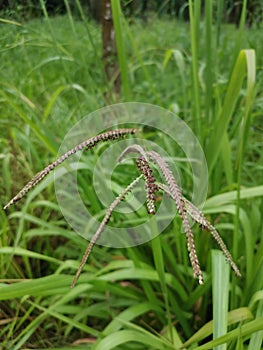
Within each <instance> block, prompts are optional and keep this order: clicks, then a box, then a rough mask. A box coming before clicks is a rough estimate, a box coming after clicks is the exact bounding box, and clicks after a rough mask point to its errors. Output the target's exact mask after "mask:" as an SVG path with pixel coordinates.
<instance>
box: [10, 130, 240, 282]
mask: <svg viewBox="0 0 263 350" xmlns="http://www.w3.org/2000/svg"><path fill="white" fill-rule="evenodd" d="M137 131H138V130H137V129H132V128H125V129H115V130H110V131H106V132H104V133H101V134H98V135H96V136H94V137H92V138H90V139H88V140H86V141H84V142H82V143H80V144H78V145H76V146H75V147H74V148H72V149H71V150H69V151H67V152H66V153H65V154H64V155H62V156H61V157H59V158H58V159H57V160H56V161H54V162H53V163H51V164H50V165H48V166H47V167H46V168H45V169H43V170H42V171H40V172H39V173H38V174H36V175H35V176H34V177H33V178H32V179H31V180H30V181H29V182H28V183H27V184H26V185H25V186H24V187H23V188H22V190H21V191H20V192H19V193H18V194H17V195H16V196H15V197H13V198H12V199H11V200H10V201H9V202H8V203H7V204H6V205H5V206H4V210H6V209H7V208H8V207H10V206H11V205H12V204H14V203H15V202H17V201H18V200H20V199H21V198H22V197H24V196H25V194H26V193H27V192H28V191H29V190H30V189H31V188H32V187H34V186H35V185H37V184H38V183H39V182H40V181H41V180H42V179H44V177H45V176H47V175H48V174H49V173H50V172H51V171H52V170H53V169H54V168H55V167H57V166H58V165H59V164H61V163H62V162H63V161H65V160H66V159H67V158H69V157H70V156H71V155H72V154H74V153H76V152H78V151H81V150H83V149H86V150H90V149H91V148H93V147H95V146H96V145H97V144H98V143H99V142H107V141H112V140H117V139H121V138H123V137H125V136H127V135H133V134H136V133H137ZM130 152H133V153H136V154H137V160H136V166H137V168H138V171H139V173H140V174H139V175H138V177H137V178H135V179H134V180H133V181H132V182H131V183H130V184H128V185H127V187H126V188H124V189H123V191H122V192H121V193H119V195H118V196H117V197H116V198H115V200H114V201H113V202H112V203H111V205H110V206H109V207H108V209H107V211H106V214H105V216H104V218H103V220H102V221H101V223H100V225H99V227H98V229H97V231H96V232H95V233H94V235H93V237H92V238H91V240H90V243H89V245H88V247H87V249H86V251H85V253H84V255H83V258H82V261H81V263H80V266H79V268H78V270H77V273H76V275H75V277H74V280H73V282H72V284H71V287H74V285H75V284H76V282H77V279H78V277H79V275H80V273H81V270H82V268H83V266H84V265H85V263H86V261H87V259H88V257H89V254H90V253H91V250H92V247H93V246H94V244H95V243H96V241H97V239H98V238H99V237H100V235H101V233H102V232H103V230H104V228H105V226H106V225H107V222H108V221H109V219H110V217H111V215H112V213H113V211H114V209H115V208H116V206H117V205H118V204H119V203H120V202H121V201H122V200H123V199H124V198H125V196H126V195H127V193H129V192H130V191H131V190H132V189H133V188H134V187H135V186H136V185H137V184H138V182H139V180H140V179H143V180H144V182H145V191H146V206H147V211H148V213H149V214H150V215H154V214H155V199H156V192H157V191H162V192H165V193H166V194H168V195H169V196H170V198H171V199H172V200H173V201H174V202H175V205H176V208H177V211H178V214H179V215H180V217H181V218H182V223H183V228H184V231H185V234H186V239H187V249H188V252H189V258H190V262H191V265H192V268H193V272H194V277H195V278H198V280H199V283H200V284H202V283H203V277H202V271H201V268H200V264H199V261H198V257H197V253H196V248H195V242H194V235H193V232H192V230H191V225H190V223H189V220H188V217H191V218H192V219H193V220H194V221H195V222H196V223H198V224H199V225H200V226H201V227H202V228H203V229H205V230H207V231H208V232H210V233H211V235H212V237H213V238H214V239H215V240H216V242H217V243H218V245H219V247H220V248H221V250H222V251H223V253H224V254H225V256H226V259H227V261H228V262H229V264H230V265H231V267H232V269H233V270H234V271H235V273H236V275H237V276H240V275H241V274H240V271H239V269H238V267H237V266H236V264H235V263H234V261H233V259H232V256H231V254H230V252H229V250H228V249H227V247H226V245H225V243H224V242H223V240H222V238H221V237H220V235H219V233H218V232H217V230H216V229H215V227H214V226H213V225H212V224H211V223H210V222H209V221H208V220H207V219H206V217H205V216H204V215H203V213H202V212H201V211H200V210H199V209H198V208H196V206H195V205H194V204H193V203H191V202H190V201H189V200H187V199H186V198H185V197H184V196H183V195H182V191H181V189H180V187H179V186H178V184H177V183H176V180H175V177H174V176H173V173H172V172H171V170H170V169H169V167H168V165H167V163H166V161H165V160H164V159H163V158H162V157H161V155H160V154H158V153H157V152H155V151H147V152H146V151H145V150H144V149H143V148H142V147H141V146H140V145H136V144H135V145H131V146H128V147H127V148H126V149H125V150H124V151H123V152H122V154H121V155H120V157H119V159H118V161H119V162H120V161H121V160H122V159H123V158H124V157H125V155H126V154H127V153H130ZM153 164H155V166H157V167H158V168H159V170H160V172H161V173H162V175H163V178H164V180H165V183H160V182H158V181H157V179H156V178H155V176H154V174H153V170H152V166H153Z"/></svg>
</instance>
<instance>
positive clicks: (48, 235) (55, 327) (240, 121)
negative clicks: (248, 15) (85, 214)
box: [0, 1, 263, 350]
mask: <svg viewBox="0 0 263 350" xmlns="http://www.w3.org/2000/svg"><path fill="white" fill-rule="evenodd" d="M113 3H114V1H113ZM244 3H245V2H244ZM41 4H42V7H43V13H44V17H43V18H42V19H32V20H30V21H28V22H25V21H24V20H23V19H22V18H21V20H19V19H18V18H16V20H14V18H2V19H1V27H0V32H1V35H0V38H1V39H0V43H1V49H0V55H1V59H0V66H1V78H0V99H1V103H0V111H1V113H0V115H1V116H0V162H1V164H0V172H1V175H0V184H1V186H0V192H1V202H2V204H3V205H4V204H5V203H7V202H8V200H9V199H10V198H11V197H12V196H14V195H15V193H17V192H18V191H19V190H20V188H22V187H23V185H24V183H26V181H27V180H28V178H31V177H33V176H34V174H36V173H37V172H38V171H39V170H40V169H43V168H44V167H45V166H46V164H49V163H51V162H52V161H53V159H54V158H55V157H56V154H57V149H58V148H59V145H60V143H61V141H62V140H63V137H64V135H65V133H66V132H67V131H68V129H70V127H71V126H72V125H74V124H75V123H76V122H77V121H78V120H79V119H80V118H81V117H82V116H83V115H84V114H88V113H90V112H91V111H94V110H96V109H98V108H99V107H102V106H103V105H104V94H105V92H106V91H107V90H108V89H110V88H111V86H110V83H107V84H105V80H104V73H103V64H102V62H101V60H100V57H101V39H100V27H99V25H98V24H96V23H94V22H92V21H88V20H87V19H86V17H85V11H84V10H83V8H82V7H81V5H80V3H79V1H76V8H77V9H78V11H79V18H74V17H73V16H72V15H71V13H70V6H68V13H67V14H66V15H64V16H56V17H50V16H49V14H48V12H47V11H45V2H44V1H41ZM199 5H200V2H198V1H189V10H190V11H192V13H191V16H190V17H191V18H190V21H191V23H190V25H189V23H186V22H181V21H179V20H175V21H171V20H170V19H167V18H162V19H159V18H157V17H154V15H151V17H150V18H149V20H148V23H147V25H146V24H145V23H143V22H141V21H140V20H134V21H133V23H132V24H130V23H129V22H128V20H127V19H125V18H122V21H121V22H119V24H121V26H116V27H115V30H116V31H117V33H116V35H117V37H118V38H119V39H118V40H119V41H120V42H121V43H122V44H121V50H125V52H121V53H120V55H121V57H122V60H123V62H122V63H123V66H122V67H123V73H122V74H124V75H123V76H124V78H125V74H126V78H127V80H126V87H125V91H124V92H123V95H122V96H120V97H119V98H120V100H121V99H129V100H134V101H143V102H147V103H153V104H159V105H161V106H163V107H165V108H167V109H170V110H172V111H174V112H176V113H178V115H179V116H180V117H181V118H182V119H184V120H185V121H186V122H187V123H188V124H189V126H190V127H191V128H192V129H193V130H195V133H196V135H197V137H198V139H199V140H200V143H201V144H202V146H203V149H204V152H205V154H206V158H207V161H208V167H209V169H208V170H209V193H208V198H207V201H206V203H205V205H204V208H203V212H204V214H205V217H206V218H207V219H208V220H209V221H210V222H213V223H214V228H215V229H216V230H217V231H219V232H220V233H221V235H222V238H223V239H224V241H225V242H226V246H227V247H229V251H230V253H231V254H232V255H233V258H234V261H236V263H237V265H238V267H239V268H240V272H241V274H242V277H241V278H236V277H235V276H234V274H230V279H229V280H228V281H227V280H225V283H224V284H221V285H220V287H219V286H218V285H217V284H216V283H219V278H220V277H219V276H218V275H219V274H220V271H221V272H222V270H221V268H222V269H223V268H225V267H226V266H227V265H224V261H223V260H224V258H223V259H222V257H221V256H220V255H219V256H218V254H219V253H218V251H216V250H213V255H212V256H211V255H210V253H209V252H210V251H211V248H213V249H214V248H215V247H214V245H213V243H212V240H210V239H209V238H208V237H209V236H208V235H207V233H206V232H205V231H203V230H202V229H199V228H198V227H193V229H192V230H193V234H194V236H195V246H196V254H197V256H198V258H199V262H200V268H201V270H202V273H203V276H204V281H205V283H204V284H202V285H199V284H198V283H197V282H196V281H195V280H194V279H193V277H192V269H191V267H190V264H189V258H188V251H187V244H186V237H185V236H184V235H182V234H181V233H180V232H181V219H180V217H179V216H178V217H176V218H175V220H174V221H173V223H172V224H171V225H170V226H169V227H168V228H166V230H165V232H164V233H163V234H162V235H161V236H158V237H156V238H155V239H154V240H153V241H152V242H149V243H146V244H144V245H141V246H138V247H135V248H129V249H122V248H116V249H109V248H107V247H98V246H96V245H95V246H94V247H93V251H92V254H91V255H90V256H89V262H88V263H87V264H86V265H85V266H84V267H83V272H82V274H81V275H80V277H79V280H78V283H77V284H76V286H75V288H73V289H70V288H69V286H70V284H71V282H72V279H73V276H74V273H75V271H76V270H77V268H78V266H79V262H80V260H81V254H82V253H83V250H84V247H86V245H87V241H86V240H85V239H84V238H82V237H81V236H79V235H76V234H75V233H74V232H72V230H71V228H70V227H69V226H68V225H67V224H66V222H65V220H64V219H63V217H62V215H61V212H60V209H59V207H58V205H57V203H56V199H55V194H54V188H53V185H52V183H53V179H52V176H50V175H48V176H47V177H46V178H45V179H44V180H43V181H42V182H41V183H39V184H38V186H36V187H35V188H34V189H32V191H31V192H29V193H28V195H27V197H26V198H25V200H24V202H23V203H21V202H18V203H17V204H16V206H12V207H10V208H9V210H8V211H7V212H6V211H0V222H1V227H0V269H1V279H0V322H1V329H0V339H1V347H2V348H3V349H22V348H25V349H27V348H37V349H46V348H49V349H55V348H60V349H63V348H65V349H68V350H69V349H72V350H73V349H77V348H80V349H81V348H85V349H105V346H106V347H107V349H122V350H126V349H127V350H128V349H145V348H147V349H149V350H150V349H212V348H218V347H219V346H224V347H226V348H227V349H241V348H243V349H248V350H260V349H261V346H262V338H263V334H262V329H263V314H262V299H263V293H262V290H263V278H262V276H263V260H262V256H263V240H262V234H263V231H262V227H263V225H262V222H263V220H262V213H263V201H262V196H263V186H262V181H263V178H262V169H263V162H262V161H263V157H262V147H261V144H262V112H263V104H262V89H263V76H262V66H263V51H262V45H261V41H262V40H261V36H262V35H261V32H260V30H259V29H257V28H251V29H247V28H246V26H245V25H244V13H245V11H246V7H245V4H244V5H243V12H242V18H241V20H240V25H239V28H238V30H236V29H235V28H234V27H233V26H232V25H228V24H224V23H222V22H221V21H220V18H222V15H221V11H222V8H221V5H222V3H221V2H220V1H218V2H216V5H215V4H214V3H213V4H212V1H207V3H206V5H205V9H204V14H203V16H201V15H200V14H201V12H200V6H199ZM116 6H117V5H116ZM217 6H218V7H217ZM212 10H213V11H212ZM217 14H218V17H216V18H215V17H214V16H215V15H217ZM115 15H116V16H118V15H119V12H118V11H117V12H116V13H115ZM212 15H213V17H211V16H212ZM118 19H119V18H118ZM115 23H116V22H115ZM214 23H216V26H215V25H214ZM191 28H192V29H191ZM194 29H195V30H196V33H197V32H199V33H200V35H199V36H196V35H195V31H194ZM120 31H121V33H120ZM126 38H128V39H126ZM119 57H120V56H119ZM119 59H120V58H119ZM179 67H181V68H180V69H179ZM182 67H183V68H182ZM125 72H126V73H125ZM127 72H128V73H127ZM127 74H128V77H127ZM193 96H194V97H193ZM111 97H112V101H111V102H112V103H115V102H119V100H118V99H117V97H116V96H111ZM148 137H149V138H152V139H156V138H158V142H160V144H161V145H162V146H163V147H164V148H166V149H168V150H169V154H170V156H171V157H177V156H178V154H176V151H175V150H174V149H173V144H172V143H170V141H169V140H167V139H166V138H164V137H162V136H160V135H155V134H154V133H152V134H150V133H149V136H148ZM95 158H96V152H95V153H94V159H95ZM90 160H91V161H92V160H93V159H92V158H91V159H90ZM80 163H81V167H82V169H81V174H80V181H79V183H80V184H81V186H80V189H81V191H82V193H83V198H84V200H85V201H86V202H87V203H88V205H90V206H91V207H92V208H94V215H97V217H98V218H101V219H103V217H104V215H105V208H104V207H103V206H102V205H101V203H99V202H98V200H97V199H96V196H95V195H94V190H93V186H92V181H91V180H92V179H91V178H90V175H89V166H90V165H89V164H87V162H84V161H82V162H80ZM182 167H184V165H183V166H182ZM131 171H133V170H131ZM132 174H133V173H132ZM61 176H62V175H61ZM129 179H130V177H129V176H128V175H125V174H122V176H117V177H116V179H115V180H116V188H125V186H127V184H128V183H129V181H128V180H129ZM184 181H185V183H184V184H183V189H184V193H183V195H185V196H186V197H187V194H189V193H191V181H189V182H188V180H187V177H186V179H184ZM117 195H118V191H116V196H117ZM188 209H189V210H191V207H188ZM192 209H193V208H192ZM174 210H175V207H174ZM193 214H194V213H193ZM147 215H148V214H147V213H146V211H144V212H140V213H139V214H138V215H134V216H133V217H128V216H126V215H125V214H123V215H119V214H118V213H116V215H115V213H113V216H112V223H113V224H114V225H116V226H118V225H121V224H122V220H126V219H127V220H130V221H129V222H130V223H131V225H132V224H134V223H137V222H140V221H143V220H145V217H146V216H147ZM154 229H155V228H154V227H152V230H154ZM215 259H219V262H218V265H217V263H215ZM216 261H217V260H216ZM216 266H218V269H217V268H216ZM228 283H229V294H228V299H229V303H227V301H226V299H225V305H226V304H228V305H226V308H225V309H224V311H223V313H222V315H220V314H219V313H218V312H217V311H216V305H218V303H219V294H220V296H222V294H221V293H219V292H222V293H224V295H225V297H226V298H227V288H228V287H227V284H228ZM219 288H220V289H219ZM221 289H222V290H221ZM213 315H214V316H213ZM221 317H222V319H223V321H220V318H221ZM223 333H224V334H223ZM105 344H106V345H105Z"/></svg>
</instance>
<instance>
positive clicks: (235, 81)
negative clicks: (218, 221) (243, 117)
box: [207, 50, 255, 172]
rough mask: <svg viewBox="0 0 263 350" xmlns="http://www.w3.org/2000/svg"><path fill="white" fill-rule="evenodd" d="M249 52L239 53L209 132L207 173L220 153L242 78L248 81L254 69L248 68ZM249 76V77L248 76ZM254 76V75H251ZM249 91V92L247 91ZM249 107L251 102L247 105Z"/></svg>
mask: <svg viewBox="0 0 263 350" xmlns="http://www.w3.org/2000/svg"><path fill="white" fill-rule="evenodd" d="M247 51H250V50H242V51H240V53H239V55H238V58H237V61H236V64H235V67H234V69H233V73H232V75H231V78H230V81H229V84H228V87H227V92H226V96H225V100H224V104H223V107H222V111H221V113H220V116H219V118H218V119H217V121H216V122H215V125H214V129H213V131H212V132H211V135H210V138H209V140H210V141H209V143H208V145H207V163H208V169H209V172H211V171H212V169H213V167H214V166H215V164H216V161H217V159H218V156H219V153H220V151H221V145H222V142H223V135H224V133H225V132H227V128H228V126H229V123H230V120H231V118H232V117H233V112H234V108H235V106H236V102H237V99H238V97H239V94H240V90H241V87H242V84H243V80H244V78H245V77H246V76H247V79H248V81H249V80H250V75H251V74H252V73H253V72H254V69H255V64H254V65H253V67H254V69H253V68H252V72H251V68H250V67H249V66H250V64H251V63H250V60H249V61H248V56H249V57H251V55H252V53H251V55H250V54H249V55H248V53H247ZM248 74H249V76H248ZM253 75H254V73H253ZM248 89H249V90H248ZM248 93H249V95H250V85H249V86H248V87H247V95H248ZM249 107H251V101H250V104H249Z"/></svg>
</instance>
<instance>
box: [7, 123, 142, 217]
mask: <svg viewBox="0 0 263 350" xmlns="http://www.w3.org/2000/svg"><path fill="white" fill-rule="evenodd" d="M136 132H137V129H129V128H125V129H116V130H109V131H106V132H104V133H102V134H99V135H96V136H94V137H92V138H90V139H88V140H86V141H84V142H82V143H80V144H78V145H76V146H75V147H73V148H72V149H70V150H69V151H67V152H66V153H65V154H63V155H62V156H61V157H59V158H58V159H57V160H55V161H54V162H53V163H51V164H49V165H48V166H47V167H46V168H45V169H43V170H42V171H40V172H39V173H37V174H36V175H35V176H34V177H33V178H32V179H31V180H30V181H29V182H28V183H27V184H26V185H25V186H24V187H23V188H22V190H21V191H19V192H18V194H17V195H15V196H14V197H13V198H12V199H11V200H10V201H9V202H8V203H7V204H6V205H5V206H4V207H3V209H4V210H6V209H7V208H8V207H10V206H11V205H12V204H14V203H15V202H17V201H19V200H20V199H21V198H23V197H24V196H25V195H26V194H27V192H28V191H29V190H30V189H31V188H33V187H34V186H36V185H37V184H38V183H39V182H40V181H42V180H43V179H44V177H46V176H47V175H48V174H49V173H50V172H51V171H52V170H53V169H54V168H55V167H57V166H58V165H59V164H61V163H62V162H64V161H65V160H66V159H67V158H69V157H70V156H71V155H73V154H74V153H77V152H78V151H81V150H82V149H84V148H86V149H91V148H93V147H94V146H96V144H97V143H98V142H100V141H109V140H115V139H118V138H122V137H125V136H126V135H128V134H131V135H133V134H135V133H136Z"/></svg>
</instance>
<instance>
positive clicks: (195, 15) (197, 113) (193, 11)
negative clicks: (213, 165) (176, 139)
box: [189, 0, 202, 144]
mask: <svg viewBox="0 0 263 350" xmlns="http://www.w3.org/2000/svg"><path fill="white" fill-rule="evenodd" d="M189 15H190V30H191V51H192V77H193V84H192V86H193V96H194V107H193V112H192V118H193V121H194V125H195V132H196V134H197V135H199V141H200V143H201V144H202V136H201V135H202V132H201V106H200V86H199V77H198V48H199V45H198V43H199V24H200V0H196V1H192V0H189Z"/></svg>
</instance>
